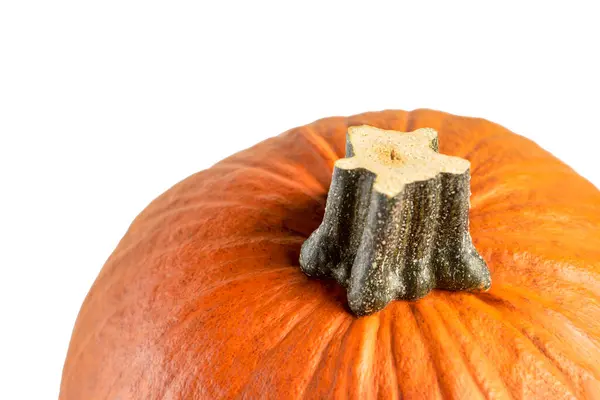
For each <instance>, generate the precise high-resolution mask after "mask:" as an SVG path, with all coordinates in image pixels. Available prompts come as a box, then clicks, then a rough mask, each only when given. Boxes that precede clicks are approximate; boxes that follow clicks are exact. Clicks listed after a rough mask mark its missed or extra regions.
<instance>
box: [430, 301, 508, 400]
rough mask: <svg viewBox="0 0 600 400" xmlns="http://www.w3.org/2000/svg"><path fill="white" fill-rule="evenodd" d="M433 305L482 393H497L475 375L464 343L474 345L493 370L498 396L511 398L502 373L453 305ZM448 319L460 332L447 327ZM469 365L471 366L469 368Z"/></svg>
mask: <svg viewBox="0 0 600 400" xmlns="http://www.w3.org/2000/svg"><path fill="white" fill-rule="evenodd" d="M486 294H487V293H486ZM433 307H434V308H435V309H436V311H437V312H438V314H439V315H440V318H441V319H442V321H443V322H444V325H445V326H446V328H447V330H448V333H449V335H450V336H451V337H454V339H455V340H458V341H460V346H458V348H459V349H460V350H459V351H460V353H461V355H462V357H463V359H464V361H465V364H466V365H467V369H469V371H470V373H471V376H472V377H473V379H474V381H475V382H476V383H477V385H478V387H479V388H480V389H481V392H482V393H483V394H484V397H490V395H491V394H493V395H494V396H496V395H498V393H496V392H495V390H496V389H497V388H494V387H492V388H487V387H485V381H482V380H481V379H480V378H479V376H477V375H476V374H475V370H476V368H477V367H475V366H474V365H473V363H472V362H471V360H470V358H471V357H469V356H467V354H466V352H465V349H464V348H465V346H466V345H469V346H476V348H477V353H478V355H479V357H480V359H485V365H486V366H487V367H488V369H489V370H493V371H494V372H495V374H496V376H495V377H494V378H493V379H494V383H497V384H499V385H500V389H501V390H503V393H501V394H500V397H499V398H512V395H511V393H510V391H509V390H508V388H507V386H506V383H505V382H504V380H503V379H502V375H501V374H500V372H499V371H498V368H497V366H496V365H494V363H492V362H491V361H490V359H489V357H487V355H486V354H485V352H484V351H483V349H482V348H481V346H480V345H479V343H478V342H477V340H476V339H475V337H474V336H473V335H472V334H471V332H470V331H469V329H468V328H467V326H465V324H464V323H463V322H462V321H461V317H460V315H459V314H458V313H457V312H456V310H455V309H454V308H453V307H451V306H450V305H449V304H448V303H447V301H436V302H434V304H433ZM440 308H443V310H440ZM448 320H452V321H454V322H455V323H456V325H457V326H458V328H459V330H460V332H456V333H454V332H455V331H456V328H453V329H449V328H448V327H449V325H448ZM465 338H466V339H465ZM465 342H466V343H465ZM469 367H471V368H469ZM471 369H472V370H471ZM485 373H489V372H488V371H485Z"/></svg>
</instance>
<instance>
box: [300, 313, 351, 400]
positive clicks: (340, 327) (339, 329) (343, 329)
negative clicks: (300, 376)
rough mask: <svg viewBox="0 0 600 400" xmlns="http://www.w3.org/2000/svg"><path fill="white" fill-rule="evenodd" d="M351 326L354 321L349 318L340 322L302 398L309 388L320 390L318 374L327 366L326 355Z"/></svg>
mask: <svg viewBox="0 0 600 400" xmlns="http://www.w3.org/2000/svg"><path fill="white" fill-rule="evenodd" d="M351 324H352V320H351V319H349V318H346V319H345V320H343V321H342V322H340V324H339V325H338V327H337V328H336V330H335V332H334V333H333V334H332V335H331V337H330V338H329V340H328V341H327V345H326V346H324V347H323V350H322V351H321V354H320V356H319V363H318V365H317V367H316V368H315V369H314V371H313V373H312V376H311V378H310V381H309V382H308V384H307V386H306V388H305V389H304V391H303V392H302V393H301V396H300V397H302V396H304V393H305V392H306V391H307V390H308V389H309V388H315V389H317V388H318V386H319V385H318V381H319V379H320V376H319V374H318V372H319V371H320V370H321V369H322V368H323V366H324V364H325V354H326V353H327V352H328V351H329V350H330V349H331V345H332V344H333V339H334V338H335V337H336V336H338V335H340V334H341V335H345V334H346V333H347V331H348V328H349V327H350V325H351ZM344 325H345V326H344Z"/></svg>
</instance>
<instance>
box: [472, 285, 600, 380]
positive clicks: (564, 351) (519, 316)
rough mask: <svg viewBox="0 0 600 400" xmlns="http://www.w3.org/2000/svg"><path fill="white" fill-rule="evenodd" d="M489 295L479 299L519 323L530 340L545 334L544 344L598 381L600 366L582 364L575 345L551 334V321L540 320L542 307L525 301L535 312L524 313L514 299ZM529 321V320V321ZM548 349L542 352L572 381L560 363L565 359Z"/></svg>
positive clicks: (585, 374)
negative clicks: (567, 344) (545, 342)
mask: <svg viewBox="0 0 600 400" xmlns="http://www.w3.org/2000/svg"><path fill="white" fill-rule="evenodd" d="M491 297H492V296H481V297H480V300H481V301H484V302H486V303H488V304H489V305H490V306H492V307H496V308H497V309H498V310H499V311H500V312H501V313H502V314H503V315H506V316H507V318H510V319H511V321H512V324H513V325H515V324H519V326H521V328H519V329H520V330H521V331H522V332H523V334H525V335H526V336H528V337H529V338H530V340H531V341H532V342H534V343H537V342H536V341H537V340H541V339H539V338H538V339H536V338H534V337H532V336H540V334H543V335H544V336H547V337H548V338H549V339H548V342H547V344H546V345H550V346H552V347H555V348H556V350H555V351H556V352H558V353H560V355H561V356H562V358H564V359H565V360H566V363H567V364H570V365H574V366H576V367H577V368H578V371H577V372H579V373H581V372H583V373H584V376H587V377H592V378H593V379H596V380H598V381H599V382H600V368H597V367H596V368H597V369H596V371H594V367H595V366H594V365H582V364H581V363H580V360H581V356H582V355H581V354H575V353H574V351H573V348H574V347H575V346H566V345H564V344H563V342H562V340H561V337H558V336H557V335H556V334H552V333H551V332H550V331H549V330H548V324H549V323H551V322H552V321H548V323H546V322H542V318H540V317H539V315H543V311H544V310H543V309H539V307H536V305H535V303H531V302H530V303H527V307H528V308H535V309H536V311H537V313H536V312H534V311H533V310H532V312H530V313H525V312H523V311H522V310H523V309H524V308H525V307H523V306H521V307H517V306H515V304H514V301H511V300H508V299H506V298H500V297H498V296H496V298H495V299H493V298H491ZM498 303H500V304H498ZM532 317H533V318H532ZM536 318H537V319H536ZM545 320H549V318H548V317H547V316H546V318H544V321H545ZM529 321H531V322H529ZM533 321H536V323H533ZM515 326H516V325H515ZM528 330H532V332H534V331H536V330H539V332H535V334H533V333H532V332H528ZM590 343H591V342H590ZM541 346H542V344H538V347H541ZM548 351H549V350H547V349H543V353H544V354H545V355H546V356H547V357H548V358H550V359H552V360H553V362H554V364H555V365H556V366H557V368H558V369H559V370H561V371H562V372H563V374H565V375H568V376H569V379H570V380H571V381H572V382H573V381H574V379H573V378H571V374H570V373H569V372H568V371H566V370H565V369H566V368H563V367H562V364H561V363H562V362H565V361H562V362H561V361H560V360H558V359H557V357H556V356H554V355H552V354H550V353H548ZM576 360H577V361H576ZM580 375H581V374H580ZM579 377H580V378H581V376H579Z"/></svg>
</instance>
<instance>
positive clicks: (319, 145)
mask: <svg viewBox="0 0 600 400" xmlns="http://www.w3.org/2000/svg"><path fill="white" fill-rule="evenodd" d="M296 132H297V133H296V134H297V135H301V136H303V137H304V138H305V139H306V140H307V141H308V142H310V143H311V144H312V145H313V147H314V148H315V149H316V150H317V151H318V152H319V154H321V156H323V159H325V160H327V161H329V162H330V163H333V162H334V161H335V160H337V159H338V158H340V155H339V154H338V153H337V152H336V151H335V150H334V149H333V147H331V145H330V144H329V143H328V142H327V141H326V140H325V139H323V137H322V136H321V135H319V134H318V133H316V132H315V127H314V125H313V124H310V125H306V126H304V127H300V128H297V131H296Z"/></svg>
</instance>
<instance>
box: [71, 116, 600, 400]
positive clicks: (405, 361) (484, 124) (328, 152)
mask: <svg viewBox="0 0 600 400" xmlns="http://www.w3.org/2000/svg"><path fill="white" fill-rule="evenodd" d="M361 124H368V125H372V126H376V127H379V128H384V129H394V130H401V131H411V130H414V129H417V128H421V127H430V128H434V129H436V130H437V131H438V132H439V150H440V153H444V154H450V155H456V156H461V157H464V158H466V159H468V160H469V161H470V162H471V175H472V178H471V191H472V195H471V210H470V232H471V236H472V238H473V243H474V245H475V247H476V248H477V250H478V251H479V253H480V254H481V256H482V257H483V258H484V259H485V261H486V262H487V265H488V267H489V270H490V273H491V275H492V287H491V289H490V291H489V292H486V293H466V292H448V291H438V290H435V291H433V292H432V293H431V294H429V295H428V296H426V297H424V298H422V299H420V300H418V301H413V302H409V301H393V302H392V303H390V304H389V305H388V306H387V307H386V308H385V309H383V310H382V311H380V312H378V313H375V314H373V315H370V316H367V317H362V318H357V317H355V316H353V315H352V314H351V313H349V312H348V310H347V308H346V297H345V293H344V290H343V289H342V288H341V287H340V286H339V285H338V284H337V283H335V282H333V281H328V280H316V279H309V278H307V277H306V276H305V275H304V274H303V273H302V272H301V271H300V268H299V265H298V257H299V252H300V247H301V245H302V243H303V242H304V241H305V240H306V238H307V237H308V236H309V235H310V234H311V233H312V232H313V231H314V230H315V228H317V226H318V225H319V223H320V222H321V219H322V218H323V213H324V205H325V200H326V195H327V190H328V187H329V184H330V181H331V174H332V167H333V163H334V161H335V160H336V159H338V158H340V157H343V156H344V145H345V135H346V130H347V127H348V126H350V125H361ZM599 394H600V192H599V191H598V190H597V189H596V188H595V187H594V186H593V185H592V184H590V183H589V182H587V181H586V180H585V179H583V178H581V177H580V176H578V175H577V174H576V173H575V172H574V171H573V170H572V169H571V168H570V167H568V166H567V165H565V164H563V163H562V162H560V161H559V160H557V159H556V158H554V157H553V156H552V155H550V154H549V153H548V152H546V151H544V150H543V149H541V148H540V147H538V146H537V145H536V144H534V143H533V142H531V141H530V140H528V139H525V138H523V137H521V136H518V135H516V134H514V133H511V132H510V131H508V130H507V129H505V128H503V127H501V126H499V125H496V124H494V123H491V122H488V121H485V120H482V119H473V118H464V117H458V116H452V115H449V114H445V113H441V112H436V111H430V110H417V111H413V112H410V113H409V112H404V111H383V112H376V113H366V114H361V115H356V116H353V117H349V118H341V117H340V118H328V119H323V120H319V121H316V122H314V123H312V124H310V125H307V126H304V127H300V128H296V129H292V130H290V131H288V132H285V133H283V134H282V135H280V136H277V137H274V138H271V139H269V140H266V141H264V142H262V143H260V144H258V145H256V146H254V147H252V148H250V149H248V150H246V151H242V152H240V153H238V154H235V155H233V156H231V157H229V158H227V159H225V160H223V161H222V162H220V163H218V164H216V165H215V166H213V167H212V168H210V169H208V170H205V171H202V172H199V173H197V174H195V175H192V176H191V177H189V178H187V179H185V180H183V181H182V182H180V183H178V184H177V185H175V186H174V187H173V188H171V189H170V190H168V191H167V192H166V193H164V194H163V195H161V196H160V197H159V198H158V199H156V200H155V201H153V202H152V203H151V204H150V205H149V206H148V207H147V208H146V210H144V211H143V212H142V213H141V214H140V215H139V216H138V217H137V218H136V219H135V221H134V222H133V224H132V225H131V227H130V228H129V230H128V232H127V234H126V235H125V237H124V238H123V239H122V240H121V242H120V243H119V245H118V247H117V249H116V250H115V251H114V253H113V254H112V255H111V256H110V258H109V259H108V261H107V262H106V264H105V266H104V268H103V269H102V271H101V273H100V275H99V276H98V278H97V280H96V282H95V283H94V285H93V287H92V288H91V290H90V292H89V294H88V296H87V298H86V299H85V302H84V304H83V306H82V309H81V311H80V314H79V317H78V319H77V322H76V324H75V328H74V331H73V336H72V339H71V344H70V348H69V351H68V355H67V359H66V363H65V366H64V371H63V379H62V384H61V393H60V397H61V399H104V398H111V399H117V398H122V399H125V398H139V399H158V398H206V399H215V398H231V397H234V396H236V395H243V397H245V398H274V399H292V398H300V397H306V398H329V397H335V398H345V397H348V398H391V399H396V398H424V399H436V398H468V399H477V398H496V399H503V398H511V397H516V398H527V399H531V398H537V399H557V398H574V397H575V398H594V396H598V395H599Z"/></svg>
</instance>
